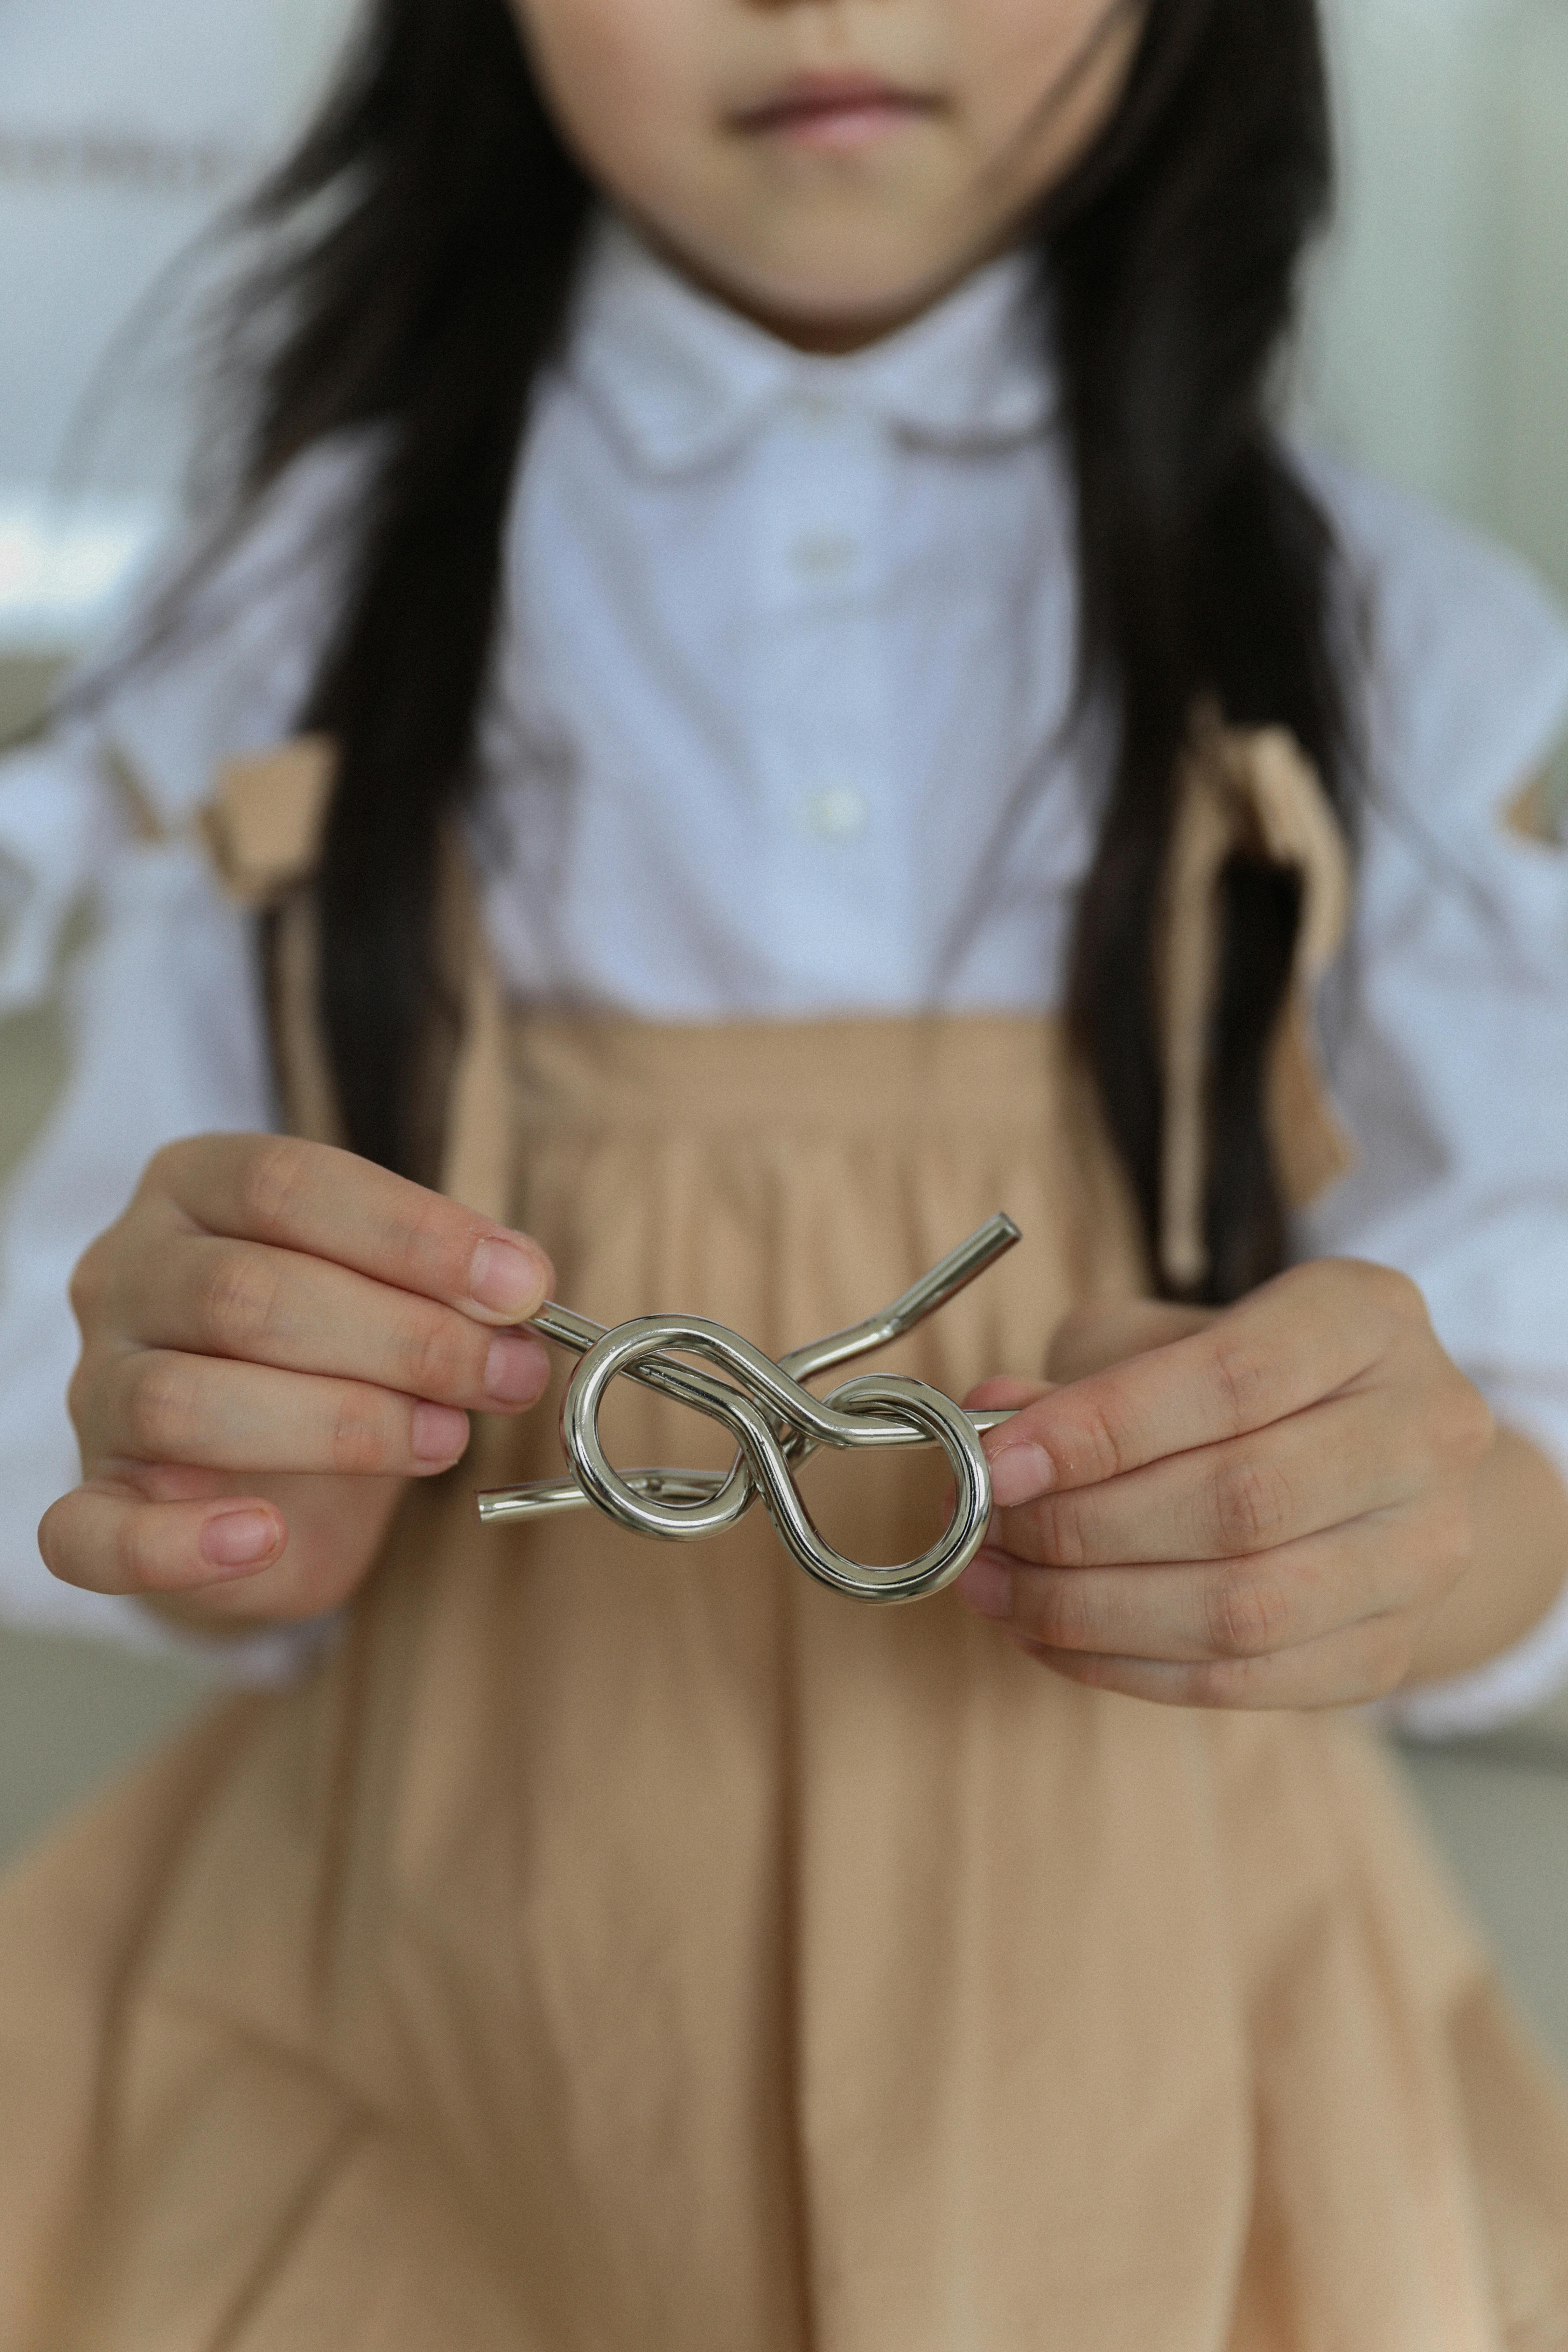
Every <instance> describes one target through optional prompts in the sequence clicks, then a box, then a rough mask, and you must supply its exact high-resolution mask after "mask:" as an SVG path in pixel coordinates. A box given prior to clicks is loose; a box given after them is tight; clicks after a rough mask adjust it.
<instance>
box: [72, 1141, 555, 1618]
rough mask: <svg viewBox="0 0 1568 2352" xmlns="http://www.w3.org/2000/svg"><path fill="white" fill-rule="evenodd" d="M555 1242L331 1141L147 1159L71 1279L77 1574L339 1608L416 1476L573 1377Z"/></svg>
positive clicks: (181, 1593)
mask: <svg viewBox="0 0 1568 2352" xmlns="http://www.w3.org/2000/svg"><path fill="white" fill-rule="evenodd" d="M552 1280H553V1276H552V1271H551V1266H550V1262H549V1260H548V1258H547V1257H546V1256H545V1255H544V1253H543V1251H542V1249H540V1248H539V1247H538V1245H537V1244H535V1243H533V1242H531V1241H529V1240H528V1239H527V1238H526V1237H525V1236H523V1235H522V1234H513V1233H509V1232H507V1231H506V1230H505V1229H504V1228H502V1227H500V1226H498V1225H496V1224H494V1223H491V1222H490V1221H489V1219H488V1218H485V1217H479V1216H476V1215H475V1214H474V1213H472V1212H471V1211H470V1210H468V1209H462V1208H458V1206H457V1205H456V1204H455V1203H454V1202H451V1201H447V1200H444V1199H442V1198H441V1196H440V1195H439V1194H438V1193H435V1192H426V1191H424V1190H423V1189H422V1188H421V1187H420V1186H419V1185H417V1184H410V1183H408V1182H405V1180H404V1179H403V1178H402V1177H400V1176H393V1175H389V1174H388V1173H387V1172H386V1171H385V1170H384V1169H381V1168H376V1167H374V1166H372V1165H371V1163H370V1162H369V1161H367V1160H358V1159H355V1158H354V1157H353V1155H352V1154H351V1153H349V1152H347V1151H338V1150H331V1148H330V1147H328V1146H327V1145H325V1144H315V1143H301V1142H298V1141H295V1140H293V1139H289V1138H286V1137H279V1136H245V1135H208V1136H198V1137H195V1138H194V1139H192V1140H190V1141H188V1142H184V1143H175V1144H171V1145H170V1146H169V1147H168V1149H167V1150H163V1151H161V1152H159V1153H158V1155H157V1157H156V1158H155V1159H154V1160H153V1161H152V1162H151V1163H150V1165H149V1166H148V1169H147V1171H146V1173H145V1175H144V1176H143V1177H142V1182H141V1184H140V1185H139V1186H138V1188H137V1191H136V1194H135V1197H134V1199H133V1200H132V1202H131V1205H130V1207H129V1208H128V1209H127V1211H126V1213H125V1214H124V1216H123V1217H121V1220H120V1222H119V1223H118V1224H116V1225H112V1226H110V1230H109V1231H108V1232H107V1233H106V1234H101V1235H100V1238H99V1239H98V1240H97V1241H96V1242H94V1244H92V1247H91V1248H90V1249H89V1251H88V1253H87V1255H86V1256H85V1257H84V1258H83V1259H82V1261H81V1263H80V1265H79V1266H78V1268H77V1270H76V1274H75V1276H74V1277H73V1279H72V1284H71V1305H72V1307H73V1308H74V1310H75V1313H76V1318H77V1321H78V1323H79V1325H80V1327H81V1335H82V1351H81V1360H80V1362H79V1365H78V1368H77V1371H76V1374H75V1377H74V1379H73V1380H72V1382H71V1387H70V1398H69V1402H70V1412H71V1418H72V1420H73V1421H74V1423H75V1424H76V1429H77V1434H78V1437H79V1440H80V1444H81V1454H82V1464H83V1468H84V1472H85V1483H84V1484H83V1485H82V1486H78V1487H77V1488H76V1489H75V1490H74V1491H73V1492H72V1493H71V1494H69V1495H67V1496H65V1497H64V1498H63V1499H62V1500H61V1501H59V1502H58V1503H56V1504H55V1505H54V1507H52V1509H50V1510H49V1511H48V1512H47V1513H46V1515H45V1517H44V1520H43V1524H42V1526H41V1527H40V1528H39V1530H38V1543H39V1549H41V1551H42V1552H43V1555H44V1559H45V1560H46V1562H47V1565H48V1567H49V1568H50V1569H51V1570H53V1572H54V1574H55V1575H56V1576H58V1577H61V1578H63V1579H64V1580H65V1581H66V1582H67V1583H68V1584H79V1585H85V1586H86V1587H88V1588H89V1590H90V1591H98V1592H121V1593H135V1594H139V1595H142V1597H144V1598H147V1599H150V1600H157V1601H159V1602H160V1603H161V1605H163V1606H164V1607H166V1608H167V1609H168V1610H169V1611H170V1612H171V1613H174V1614H177V1615H181V1616H184V1617H187V1618H195V1619H196V1620H197V1621H199V1622H212V1621H214V1620H220V1621H221V1620H223V1619H230V1620H239V1621H243V1622H256V1621H258V1620H265V1619H283V1618H299V1617H309V1616H315V1615H318V1614H320V1613H321V1612H323V1611H325V1610H329V1609H332V1608H335V1607H336V1606H338V1604H339V1603H340V1602H342V1601H344V1600H345V1599H346V1598H347V1597H348V1595H349V1594H350V1593H351V1592H352V1591H353V1590H354V1588H355V1587H356V1586H357V1585H358V1584H359V1582H360V1581H361V1580H362V1579H363V1576H364V1575H365V1573H366V1571H367V1570H368V1569H369V1567H370V1565H371V1562H372V1560H373V1559H374V1556H375V1553H376V1550H377V1548H378V1546H379V1544H380V1541H381V1538H382V1536H383V1534H384V1530H385V1528H386V1525H387V1522H388V1520H389V1518H390V1517H391V1514H392V1509H393V1507H394V1505H395V1501H396V1498H397V1495H398V1493H399V1491H400V1489H401V1486H402V1483H403V1481H404V1480H405V1478H417V1477H426V1476H429V1475H433V1474H434V1473H437V1472H439V1471H442V1470H446V1469H449V1468H450V1466H451V1465H452V1464H453V1463H454V1462H456V1461H457V1460H458V1457H459V1456H460V1455H461V1454H462V1453H463V1451H464V1448H465V1447H466V1446H467V1444H468V1412H470V1411H476V1410H479V1411H484V1412H520V1411H521V1410H522V1409H523V1408H524V1407H526V1406H528V1405H531V1404H532V1403H534V1402H537V1400H538V1398H539V1396H540V1395H541V1393H542V1391H543V1389H544V1387H545V1384H546V1381H547V1380H548V1378H549V1366H548V1363H547V1361H546V1358H545V1351H544V1349H543V1347H542V1344H541V1343H540V1341H539V1340H537V1339H531V1338H526V1337H524V1336H523V1335H522V1334H521V1332H517V1331H510V1330H504V1329H498V1328H496V1327H497V1326H502V1325H508V1324H515V1323H518V1322H521V1321H522V1320H523V1319H525V1318H527V1317H528V1316H529V1315H531V1314H532V1313H533V1312H534V1310H535V1309H536V1308H537V1307H539V1306H540V1304H541V1303H542V1300H543V1299H544V1298H545V1297H548V1295H549V1291H550V1287H551V1285H552Z"/></svg>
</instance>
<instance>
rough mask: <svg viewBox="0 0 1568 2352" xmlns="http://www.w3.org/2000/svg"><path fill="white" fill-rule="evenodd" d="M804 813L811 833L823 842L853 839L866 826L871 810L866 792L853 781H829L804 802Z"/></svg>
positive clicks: (807, 829)
mask: <svg viewBox="0 0 1568 2352" xmlns="http://www.w3.org/2000/svg"><path fill="white" fill-rule="evenodd" d="M801 814H802V815H803V817H804V818H805V827H806V831H807V832H808V833H814V834H816V836H817V838H818V840H819V841H853V840H854V838H855V835H857V834H858V833H863V832H864V831H865V829H866V818H867V815H868V809H867V806H866V796H865V794H864V793H858V792H857V791H856V789H855V787H854V785H853V784H826V785H824V787H823V789H822V790H821V791H820V792H817V793H808V794H807V795H806V798H805V802H804V803H802V807H801Z"/></svg>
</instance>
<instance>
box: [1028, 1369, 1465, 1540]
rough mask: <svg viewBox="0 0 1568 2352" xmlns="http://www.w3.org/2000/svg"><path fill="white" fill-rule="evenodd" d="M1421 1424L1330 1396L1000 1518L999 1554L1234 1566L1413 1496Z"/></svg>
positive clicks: (1364, 1399)
mask: <svg viewBox="0 0 1568 2352" xmlns="http://www.w3.org/2000/svg"><path fill="white" fill-rule="evenodd" d="M1430 1468H1431V1454H1430V1448H1429V1446H1428V1444H1427V1443H1426V1432H1425V1430H1424V1428H1423V1426H1422V1425H1421V1423H1419V1422H1418V1421H1415V1420H1413V1419H1412V1417H1411V1416H1410V1415H1408V1414H1407V1413H1404V1412H1401V1411H1400V1410H1399V1407H1398V1404H1397V1402H1396V1401H1395V1400H1394V1399H1393V1398H1390V1397H1385V1396H1383V1395H1381V1394H1362V1395H1356V1396H1349V1397H1335V1398H1331V1400H1330V1401H1329V1402H1327V1403H1325V1404H1320V1405H1318V1406H1316V1407H1315V1408H1314V1409H1313V1410H1312V1411H1310V1412H1301V1413H1297V1414H1296V1415H1294V1416H1293V1417H1292V1418H1291V1419H1290V1420H1289V1421H1281V1422H1277V1423H1274V1424H1273V1426H1272V1427H1270V1428H1268V1429H1266V1430H1263V1431H1260V1432H1259V1433H1257V1434H1256V1435H1252V1436H1248V1437H1244V1438H1237V1439H1234V1440H1233V1441H1232V1442H1231V1443H1230V1444H1226V1445H1210V1446H1205V1447H1203V1448H1201V1449H1200V1450H1199V1451H1197V1452H1195V1453H1192V1454H1177V1455H1175V1456H1174V1457H1173V1459H1171V1460H1167V1461H1161V1462H1154V1463H1151V1464H1150V1465H1149V1466H1148V1467H1147V1468H1146V1469H1142V1470H1132V1471H1129V1472H1128V1473H1127V1474H1126V1475H1124V1476H1122V1477H1120V1478H1110V1479H1107V1480H1106V1481H1105V1483H1104V1484H1103V1485H1102V1486H1083V1487H1068V1488H1067V1489H1066V1490H1065V1491H1058V1492H1053V1493H1050V1494H1047V1495H1044V1496H1041V1498H1040V1499H1039V1501H1038V1502H1035V1503H1026V1504H1020V1505H1016V1506H1015V1507H1013V1508H1012V1509H1011V1510H1008V1509H1005V1508H1004V1509H1001V1510H999V1511H998V1513H997V1517H996V1528H995V1541H996V1547H997V1549H1000V1550H1003V1551H1009V1552H1013V1553H1016V1555H1017V1557H1018V1558H1019V1559H1025V1560H1031V1561H1034V1562H1035V1563H1036V1564H1037V1565H1039V1566H1042V1567H1049V1568H1098V1567H1118V1566H1127V1565H1132V1564H1137V1563H1147V1564H1150V1565H1152V1564H1155V1563H1158V1562H1163V1561H1168V1560H1215V1559H1242V1558H1244V1557H1246V1556H1247V1555H1248V1554H1251V1553H1254V1552H1261V1551H1268V1550H1272V1549H1275V1548H1276V1547H1278V1546H1279V1545H1280V1544H1286V1543H1292V1542H1295V1541H1298V1540H1299V1539H1300V1538H1302V1537H1304V1536H1312V1535H1320V1534H1321V1533H1323V1532H1324V1531H1325V1530H1326V1529H1328V1528H1335V1527H1341V1526H1344V1525H1346V1524H1348V1523H1349V1522H1350V1521H1352V1520H1353V1519H1358V1518H1363V1517H1366V1516H1367V1514H1368V1513H1370V1512H1373V1511H1387V1510H1393V1509H1395V1508H1397V1507H1400V1506H1401V1505H1403V1504H1407V1503H1410V1502H1412V1501H1413V1500H1415V1497H1416V1496H1418V1495H1419V1493H1420V1492H1421V1489H1422V1487H1423V1486H1424V1484H1425V1483H1426V1479H1427V1477H1428V1475H1429V1472H1430Z"/></svg>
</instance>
